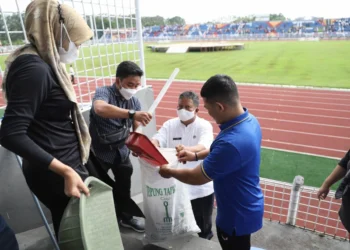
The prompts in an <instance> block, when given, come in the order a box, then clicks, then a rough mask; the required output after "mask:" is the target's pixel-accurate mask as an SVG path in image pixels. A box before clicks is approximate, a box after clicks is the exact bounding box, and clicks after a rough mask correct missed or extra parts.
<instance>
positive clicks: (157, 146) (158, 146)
mask: <svg viewBox="0 0 350 250" xmlns="http://www.w3.org/2000/svg"><path fill="white" fill-rule="evenodd" d="M151 142H152V144H153V145H154V146H156V148H160V145H159V141H158V140H155V139H152V140H151Z"/></svg>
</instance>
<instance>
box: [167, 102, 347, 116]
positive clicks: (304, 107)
mask: <svg viewBox="0 0 350 250" xmlns="http://www.w3.org/2000/svg"><path fill="white" fill-rule="evenodd" d="M162 102H163V103H172V104H173V103H176V105H177V102H174V101H164V100H162ZM245 103H249V104H254V105H260V106H264V105H266V106H273V107H286V108H294V109H295V108H298V109H311V110H322V111H329V112H334V109H326V108H314V107H307V106H295V105H284V104H272V103H261V102H247V101H245V102H244V103H243V104H245ZM247 108H248V109H249V107H247ZM336 111H338V112H345V113H349V114H350V110H345V109H343V110H336Z"/></svg>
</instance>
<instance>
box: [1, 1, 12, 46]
mask: <svg viewBox="0 0 350 250" xmlns="http://www.w3.org/2000/svg"><path fill="white" fill-rule="evenodd" d="M0 12H1V15H2V19H3V20H4V26H5V31H6V35H7V39H8V40H9V43H10V46H11V50H12V49H13V45H12V40H11V36H10V33H9V30H8V27H7V22H6V17H5V15H4V12H3V10H2V8H1V5H0Z"/></svg>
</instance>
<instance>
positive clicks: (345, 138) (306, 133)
mask: <svg viewBox="0 0 350 250" xmlns="http://www.w3.org/2000/svg"><path fill="white" fill-rule="evenodd" d="M156 117H162V118H166V119H172V118H174V116H167V115H156ZM209 122H210V123H211V124H213V125H217V124H216V123H215V122H214V121H212V120H209ZM261 129H265V130H271V131H272V130H273V131H280V132H285V133H292V134H303V135H312V136H319V137H327V138H336V139H342V140H348V141H349V142H350V137H344V136H337V135H325V134H317V133H310V132H302V131H295V130H287V129H279V128H267V127H261Z"/></svg>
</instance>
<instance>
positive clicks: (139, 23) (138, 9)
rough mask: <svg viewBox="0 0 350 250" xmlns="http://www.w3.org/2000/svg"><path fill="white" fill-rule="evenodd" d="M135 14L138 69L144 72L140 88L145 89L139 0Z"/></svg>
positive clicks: (136, 1) (138, 0)
mask: <svg viewBox="0 0 350 250" xmlns="http://www.w3.org/2000/svg"><path fill="white" fill-rule="evenodd" d="M135 12H136V29H137V37H138V44H139V56H140V67H141V69H142V70H143V72H144V75H143V78H142V86H143V87H146V65H145V55H144V50H143V37H142V22H141V13H140V0H135Z"/></svg>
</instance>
